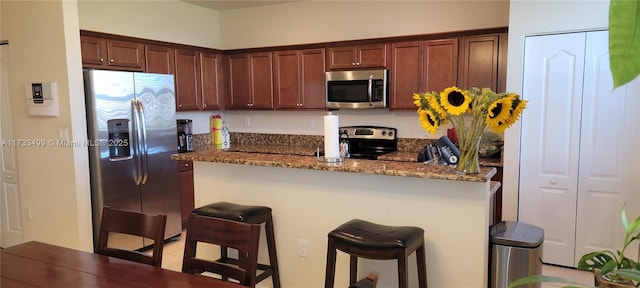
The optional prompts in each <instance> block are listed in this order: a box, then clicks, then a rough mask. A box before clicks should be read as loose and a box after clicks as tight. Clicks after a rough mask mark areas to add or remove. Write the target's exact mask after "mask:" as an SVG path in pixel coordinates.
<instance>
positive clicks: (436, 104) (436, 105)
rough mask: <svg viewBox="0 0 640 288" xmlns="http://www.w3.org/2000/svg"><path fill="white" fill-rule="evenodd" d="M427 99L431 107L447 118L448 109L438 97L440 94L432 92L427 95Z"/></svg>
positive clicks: (441, 116)
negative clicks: (445, 108) (441, 104)
mask: <svg viewBox="0 0 640 288" xmlns="http://www.w3.org/2000/svg"><path fill="white" fill-rule="evenodd" d="M426 100H427V103H428V104H429V107H431V108H432V109H433V111H434V112H435V113H437V114H438V115H439V116H440V118H447V111H445V110H444V108H442V106H440V100H439V99H438V96H436V95H434V94H433V93H432V94H429V95H428V96H427V98H426Z"/></svg>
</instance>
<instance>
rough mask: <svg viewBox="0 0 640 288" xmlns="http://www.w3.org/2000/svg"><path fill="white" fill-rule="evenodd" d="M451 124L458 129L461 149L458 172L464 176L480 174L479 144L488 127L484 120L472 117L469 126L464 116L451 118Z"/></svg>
mask: <svg viewBox="0 0 640 288" xmlns="http://www.w3.org/2000/svg"><path fill="white" fill-rule="evenodd" d="M451 124H453V127H454V128H455V129H456V134H457V136H458V147H459V148H460V159H458V167H457V168H456V171H457V172H458V173H463V174H476V173H480V165H479V163H478V144H479V143H480V138H481V137H482V133H483V132H484V128H485V127H486V124H485V123H484V119H483V118H481V117H471V123H470V125H469V126H467V125H466V123H465V117H464V116H463V115H459V116H451Z"/></svg>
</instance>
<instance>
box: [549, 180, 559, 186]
mask: <svg viewBox="0 0 640 288" xmlns="http://www.w3.org/2000/svg"><path fill="white" fill-rule="evenodd" d="M550 182H551V185H556V184H558V181H556V179H552V180H551V181H550Z"/></svg>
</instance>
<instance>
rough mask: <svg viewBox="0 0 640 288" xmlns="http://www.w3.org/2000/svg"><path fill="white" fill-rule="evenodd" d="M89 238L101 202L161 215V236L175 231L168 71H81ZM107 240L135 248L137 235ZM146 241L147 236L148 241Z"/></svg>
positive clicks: (177, 227)
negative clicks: (88, 177)
mask: <svg viewBox="0 0 640 288" xmlns="http://www.w3.org/2000/svg"><path fill="white" fill-rule="evenodd" d="M84 82H85V83H84V85H85V97H86V107H87V122H88V123H87V130H88V137H89V139H88V146H89V161H90V169H91V197H92V200H91V201H92V206H93V227H94V229H93V230H94V242H97V238H98V237H97V235H98V230H99V228H100V220H101V215H102V207H104V206H111V207H113V208H119V209H125V210H131V211H142V212H146V213H152V214H165V215H167V216H168V217H167V226H166V233H165V239H169V238H172V237H174V236H176V235H179V234H180V233H181V227H182V225H181V220H180V219H181V218H180V193H179V190H178V171H177V164H176V163H175V161H174V160H172V159H171V154H174V153H177V152H178V151H177V146H178V145H177V137H176V133H177V130H176V119H175V111H176V110H175V88H174V79H173V75H165V74H149V73H134V72H120V71H105V70H84ZM116 236H117V237H110V241H111V240H112V239H111V238H113V239H115V240H114V242H110V245H114V246H118V247H122V248H127V249H140V248H143V247H146V246H148V245H150V244H151V243H144V242H143V239H142V238H139V237H125V236H124V235H122V234H121V235H116ZM149 241H150V240H149Z"/></svg>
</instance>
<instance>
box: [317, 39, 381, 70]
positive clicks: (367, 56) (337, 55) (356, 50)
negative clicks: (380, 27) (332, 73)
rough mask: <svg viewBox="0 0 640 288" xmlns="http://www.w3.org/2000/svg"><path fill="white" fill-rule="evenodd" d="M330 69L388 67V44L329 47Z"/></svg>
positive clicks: (328, 59) (328, 62)
mask: <svg viewBox="0 0 640 288" xmlns="http://www.w3.org/2000/svg"><path fill="white" fill-rule="evenodd" d="M327 65H328V66H329V69H330V70H340V69H359V68H386V66H387V45H386V44H370V45H359V46H343V47H331V48H327Z"/></svg>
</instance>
